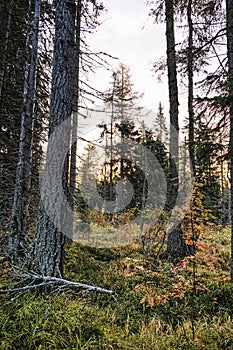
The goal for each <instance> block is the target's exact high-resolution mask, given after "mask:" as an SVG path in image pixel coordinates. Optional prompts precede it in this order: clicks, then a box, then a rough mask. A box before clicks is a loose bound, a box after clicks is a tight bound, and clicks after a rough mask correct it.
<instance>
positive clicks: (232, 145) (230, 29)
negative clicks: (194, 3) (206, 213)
mask: <svg viewBox="0 0 233 350" xmlns="http://www.w3.org/2000/svg"><path fill="white" fill-rule="evenodd" d="M226 15H227V56H228V91H229V95H228V97H229V107H230V141H229V153H230V186H231V206H230V212H231V215H230V217H231V265H230V271H231V279H232V280H233V0H226Z"/></svg>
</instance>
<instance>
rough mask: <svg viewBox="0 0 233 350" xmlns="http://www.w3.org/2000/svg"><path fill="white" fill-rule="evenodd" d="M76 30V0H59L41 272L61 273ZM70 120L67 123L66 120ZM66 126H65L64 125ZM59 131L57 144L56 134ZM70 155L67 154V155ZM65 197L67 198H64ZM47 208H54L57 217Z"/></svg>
mask: <svg viewBox="0 0 233 350" xmlns="http://www.w3.org/2000/svg"><path fill="white" fill-rule="evenodd" d="M74 32H75V0H58V1H57V4H56V20H55V40H54V56H53V74H52V90H51V102H50V123H49V142H48V149H47V154H46V155H47V158H46V166H45V174H44V183H43V187H42V195H41V196H42V198H41V203H40V209H39V212H40V214H39V217H38V223H37V230H36V237H35V244H34V251H33V268H34V269H35V270H37V271H38V272H39V273H41V274H42V275H45V276H46V275H47V276H53V277H60V276H61V275H62V264H63V248H64V234H66V232H64V230H63V228H64V226H63V224H64V222H65V220H66V210H65V209H64V207H65V204H66V203H65V201H66V202H67V198H64V191H63V190H62V188H61V186H60V183H59V181H53V179H54V178H55V179H60V180H61V182H63V179H64V178H66V176H67V174H66V173H65V172H64V167H63V169H60V167H62V166H61V164H62V160H63V159H64V150H65V151H66V150H67V152H68V150H69V144H70V119H71V113H72V102H73V95H72V94H73V59H74V47H75V43H74ZM66 122H67V124H66ZM64 124H65V125H66V127H65V128H64V127H62V125H64ZM54 135H56V140H55V141H56V142H57V146H56V144H54V143H53V142H55V141H53V136H54ZM66 156H67V155H66ZM63 198H64V199H63ZM48 208H53V210H54V217H53V216H51V212H50V211H49V210H48Z"/></svg>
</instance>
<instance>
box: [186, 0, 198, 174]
mask: <svg viewBox="0 0 233 350" xmlns="http://www.w3.org/2000/svg"><path fill="white" fill-rule="evenodd" d="M192 5H193V1H192V0H189V1H188V9H187V17H188V27H189V38H188V114H189V157H190V161H191V170H192V173H193V176H194V177H195V174H196V167H195V150H194V110H193V21H192Z"/></svg>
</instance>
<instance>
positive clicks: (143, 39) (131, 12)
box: [89, 0, 168, 110]
mask: <svg viewBox="0 0 233 350" xmlns="http://www.w3.org/2000/svg"><path fill="white" fill-rule="evenodd" d="M104 5H105V7H106V9H107V12H106V13H105V14H103V15H102V16H101V19H100V20H101V22H102V24H101V25H100V26H99V27H98V28H97V30H96V32H95V33H94V34H93V35H92V37H91V38H90V39H89V40H90V45H91V47H92V49H93V50H95V51H103V52H106V53H109V54H111V55H113V56H114V57H118V58H119V60H116V61H113V62H112V66H113V69H115V68H116V67H117V66H118V65H119V63H121V62H122V63H124V64H126V65H128V66H129V67H130V71H131V73H132V82H133V83H134V85H135V90H137V91H140V92H144V98H143V100H142V104H143V105H144V107H146V108H150V109H153V110H154V109H157V107H158V104H159V101H162V104H163V105H167V102H168V93H167V84H166V79H165V77H164V79H163V84H162V83H159V82H158V80H157V78H156V77H155V76H154V73H153V71H152V68H153V62H154V61H155V60H156V59H158V58H160V57H161V56H162V55H165V52H166V49H165V27H164V26H163V25H157V24H154V23H153V20H152V18H150V17H149V15H148V13H149V9H150V8H149V7H148V6H147V5H146V3H145V0H128V1H125V0H114V1H112V0H105V1H104ZM91 79H92V78H91ZM94 80H95V84H96V86H97V87H98V88H99V89H100V90H104V89H106V87H108V84H109V82H110V81H111V73H110V72H109V73H107V72H106V71H105V70H104V69H100V70H98V71H97V74H96V77H95V78H94Z"/></svg>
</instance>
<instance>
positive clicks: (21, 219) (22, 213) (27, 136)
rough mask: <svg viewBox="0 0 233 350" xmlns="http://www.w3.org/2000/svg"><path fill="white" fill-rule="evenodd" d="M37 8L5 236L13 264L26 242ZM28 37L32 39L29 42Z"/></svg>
mask: <svg viewBox="0 0 233 350" xmlns="http://www.w3.org/2000/svg"><path fill="white" fill-rule="evenodd" d="M40 5H41V4H40V0H37V1H36V2H35V10H34V24H33V28H31V25H30V19H29V20H28V33H27V38H26V51H27V53H28V59H27V61H26V66H25V72H24V73H25V76H24V91H23V110H22V114H21V128H20V142H19V154H18V164H17V169H16V179H15V193H14V203H13V208H12V216H11V228H10V237H9V256H10V258H11V260H12V261H14V262H16V261H17V260H18V258H19V257H21V258H25V255H27V253H26V247H25V243H26V241H27V239H26V237H27V235H26V218H27V211H28V193H29V186H30V176H31V146H32V135H33V117H34V101H35V84H36V69H37V56H38V32H39V18H40ZM30 12H31V8H29V9H28V16H29V18H30ZM31 36H32V39H30V38H31Z"/></svg>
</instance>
